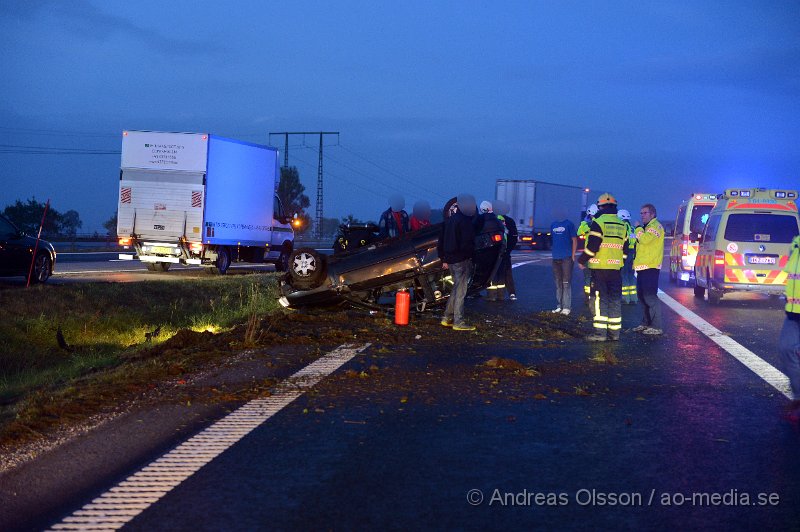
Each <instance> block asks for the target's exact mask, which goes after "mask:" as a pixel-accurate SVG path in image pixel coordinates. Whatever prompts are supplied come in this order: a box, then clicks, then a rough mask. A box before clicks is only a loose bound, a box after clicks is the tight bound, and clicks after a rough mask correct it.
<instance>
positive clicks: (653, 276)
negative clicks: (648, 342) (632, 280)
mask: <svg viewBox="0 0 800 532" xmlns="http://www.w3.org/2000/svg"><path fill="white" fill-rule="evenodd" d="M660 273H661V270H659V269H658V268H648V269H646V270H639V271H638V272H636V288H637V290H638V296H639V302H640V303H641V304H642V310H643V311H644V312H643V316H642V325H644V326H646V327H653V328H654V329H661V301H659V300H658V275H659V274H660Z"/></svg>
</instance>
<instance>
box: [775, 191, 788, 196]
mask: <svg viewBox="0 0 800 532" xmlns="http://www.w3.org/2000/svg"><path fill="white" fill-rule="evenodd" d="M775 197H776V198H785V197H786V192H782V191H777V192H775Z"/></svg>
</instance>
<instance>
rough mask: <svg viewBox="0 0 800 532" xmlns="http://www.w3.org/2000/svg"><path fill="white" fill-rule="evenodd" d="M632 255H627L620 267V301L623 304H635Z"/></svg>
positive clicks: (634, 277) (634, 278)
mask: <svg viewBox="0 0 800 532" xmlns="http://www.w3.org/2000/svg"><path fill="white" fill-rule="evenodd" d="M633 259H634V255H633V253H631V254H629V255H628V258H626V259H625V263H624V264H623V266H622V300H623V301H624V302H625V303H636V302H637V301H638V300H639V298H638V297H637V295H636V275H634V272H633Z"/></svg>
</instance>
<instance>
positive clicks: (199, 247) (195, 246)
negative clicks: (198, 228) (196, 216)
mask: <svg viewBox="0 0 800 532" xmlns="http://www.w3.org/2000/svg"><path fill="white" fill-rule="evenodd" d="M189 251H192V252H193V253H200V252H201V251H203V243H202V242H192V243H191V244H189Z"/></svg>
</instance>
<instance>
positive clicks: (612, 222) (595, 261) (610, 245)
mask: <svg viewBox="0 0 800 532" xmlns="http://www.w3.org/2000/svg"><path fill="white" fill-rule="evenodd" d="M627 251H628V232H627V231H626V230H625V222H623V221H622V220H620V219H619V218H617V215H616V214H602V215H600V216H598V217H597V218H595V219H594V221H593V222H592V225H591V226H590V231H589V233H588V238H587V240H586V247H585V248H584V249H583V254H581V256H580V257H579V258H578V262H579V263H581V264H586V263H587V262H588V263H589V269H592V270H619V269H620V268H622V263H623V261H624V260H625V256H626V254H627Z"/></svg>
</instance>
